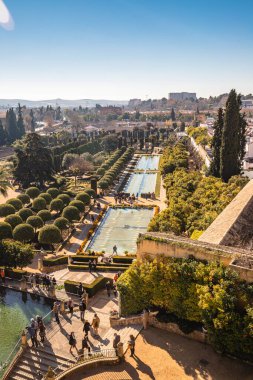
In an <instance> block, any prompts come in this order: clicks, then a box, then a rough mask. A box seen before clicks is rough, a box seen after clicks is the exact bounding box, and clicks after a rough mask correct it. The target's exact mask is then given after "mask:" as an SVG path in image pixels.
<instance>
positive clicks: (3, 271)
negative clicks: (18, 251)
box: [0, 268, 5, 284]
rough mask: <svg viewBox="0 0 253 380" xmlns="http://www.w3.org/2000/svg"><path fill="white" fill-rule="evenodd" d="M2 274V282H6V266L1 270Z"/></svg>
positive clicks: (0, 273)
mask: <svg viewBox="0 0 253 380" xmlns="http://www.w3.org/2000/svg"><path fill="white" fill-rule="evenodd" d="M0 276H1V280H2V284H5V270H4V268H2V269H1V270H0Z"/></svg>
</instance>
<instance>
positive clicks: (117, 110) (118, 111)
mask: <svg viewBox="0 0 253 380" xmlns="http://www.w3.org/2000/svg"><path fill="white" fill-rule="evenodd" d="M99 112H100V114H101V115H104V116H105V115H109V114H114V115H122V108H121V107H116V106H107V107H101V108H100V109H99Z"/></svg>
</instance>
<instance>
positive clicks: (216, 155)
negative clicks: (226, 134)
mask: <svg viewBox="0 0 253 380" xmlns="http://www.w3.org/2000/svg"><path fill="white" fill-rule="evenodd" d="M223 127H224V115H223V109H222V108H219V110H218V117H217V120H216V122H215V123H214V136H213V139H212V144H211V147H212V153H213V159H212V162H211V167H210V174H211V175H213V176H214V177H220V168H221V162H220V160H221V143H222V131H223Z"/></svg>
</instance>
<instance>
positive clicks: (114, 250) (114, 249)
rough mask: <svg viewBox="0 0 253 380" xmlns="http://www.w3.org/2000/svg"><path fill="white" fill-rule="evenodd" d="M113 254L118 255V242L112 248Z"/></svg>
mask: <svg viewBox="0 0 253 380" xmlns="http://www.w3.org/2000/svg"><path fill="white" fill-rule="evenodd" d="M112 250H113V251H112V254H113V255H117V253H118V248H117V246H116V244H115V245H114V246H113V248H112Z"/></svg>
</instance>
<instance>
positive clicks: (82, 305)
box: [79, 299, 86, 321]
mask: <svg viewBox="0 0 253 380" xmlns="http://www.w3.org/2000/svg"><path fill="white" fill-rule="evenodd" d="M85 310H86V303H85V301H84V299H81V301H80V303H79V311H80V319H81V321H83V320H84V314H85Z"/></svg>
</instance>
